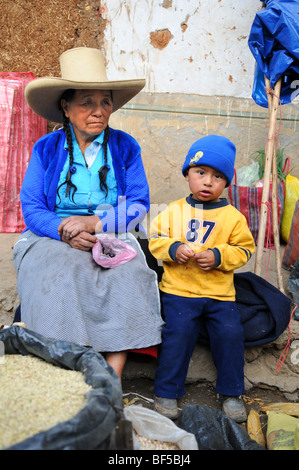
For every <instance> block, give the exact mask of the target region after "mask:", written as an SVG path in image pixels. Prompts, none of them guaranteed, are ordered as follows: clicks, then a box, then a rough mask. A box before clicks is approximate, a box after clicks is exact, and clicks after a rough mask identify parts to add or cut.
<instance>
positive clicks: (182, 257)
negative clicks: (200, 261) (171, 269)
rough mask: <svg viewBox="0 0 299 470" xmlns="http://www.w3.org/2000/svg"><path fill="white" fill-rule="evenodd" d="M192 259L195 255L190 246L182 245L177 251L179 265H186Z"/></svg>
mask: <svg viewBox="0 0 299 470" xmlns="http://www.w3.org/2000/svg"><path fill="white" fill-rule="evenodd" d="M190 258H194V253H193V251H192V250H191V248H189V246H188V245H184V244H182V245H180V246H179V247H178V249H177V250H176V254H175V259H176V262H177V263H178V264H186V263H187V261H188V260H189V259H190Z"/></svg>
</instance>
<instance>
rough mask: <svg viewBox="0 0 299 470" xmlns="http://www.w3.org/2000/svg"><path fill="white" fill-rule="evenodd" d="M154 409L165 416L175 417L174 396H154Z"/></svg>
mask: <svg viewBox="0 0 299 470" xmlns="http://www.w3.org/2000/svg"><path fill="white" fill-rule="evenodd" d="M154 409H155V411H157V412H158V413H160V414H161V415H163V416H165V417H166V418H170V419H176V418H177V417H178V404H177V400H176V399H175V398H161V397H155V400H154Z"/></svg>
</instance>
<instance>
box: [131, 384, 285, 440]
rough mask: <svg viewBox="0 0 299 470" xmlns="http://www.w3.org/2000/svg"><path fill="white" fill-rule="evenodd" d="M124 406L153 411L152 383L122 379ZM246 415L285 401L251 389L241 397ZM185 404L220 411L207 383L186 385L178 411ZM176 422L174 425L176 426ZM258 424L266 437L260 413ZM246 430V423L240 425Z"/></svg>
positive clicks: (273, 392)
mask: <svg viewBox="0 0 299 470" xmlns="http://www.w3.org/2000/svg"><path fill="white" fill-rule="evenodd" d="M122 387H123V395H124V404H125V405H129V404H134V405H140V406H143V407H146V408H149V409H151V410H153V395H154V383H153V381H152V380H151V379H147V378H135V379H132V380H130V379H124V380H123V381H122ZM243 399H244V402H245V405H246V409H247V413H249V412H250V410H251V409H254V410H256V411H259V408H260V406H262V405H266V404H269V403H279V402H280V403H281V402H287V399H286V398H285V396H284V395H283V393H281V392H280V391H279V390H277V389H274V390H272V389H268V388H267V389H266V388H265V389H264V388H259V387H257V388H252V389H251V390H249V391H248V392H246V393H245V394H244V395H243ZM185 404H201V405H206V406H209V407H210V408H214V409H217V410H220V409H221V407H220V405H219V403H218V400H217V394H216V392H215V389H214V387H213V386H212V385H211V384H208V383H192V384H186V394H185V396H184V397H182V398H181V399H179V400H178V406H179V410H180V411H181V410H182V409H183V407H184V405H185ZM177 422H178V420H175V421H174V423H176V424H177ZM260 423H261V426H262V429H263V432H264V435H265V436H266V430H267V416H266V415H265V414H264V413H260ZM241 426H242V427H243V428H244V429H246V423H243V424H241Z"/></svg>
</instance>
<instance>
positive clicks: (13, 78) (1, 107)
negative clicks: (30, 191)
mask: <svg viewBox="0 0 299 470" xmlns="http://www.w3.org/2000/svg"><path fill="white" fill-rule="evenodd" d="M33 78H34V75H33V74H32V73H31V72H23V73H16V72H10V73H5V72H2V73H0V232H2V233H8V232H16V233H20V232H22V230H23V229H24V228H25V224H24V220H23V215H22V209H21V203H20V197H19V195H20V190H21V185H22V182H23V178H24V175H25V172H26V169H27V165H28V162H29V160H30V156H31V151H32V147H33V144H34V142H35V141H36V140H37V139H39V138H40V137H41V136H42V135H43V134H45V133H46V132H47V121H46V120H45V119H43V118H41V117H40V116H38V115H37V114H35V113H34V112H33V111H32V110H31V109H30V108H29V106H28V104H27V103H26V101H25V98H24V89H25V86H26V84H27V83H28V82H29V81H31V80H32V79H33Z"/></svg>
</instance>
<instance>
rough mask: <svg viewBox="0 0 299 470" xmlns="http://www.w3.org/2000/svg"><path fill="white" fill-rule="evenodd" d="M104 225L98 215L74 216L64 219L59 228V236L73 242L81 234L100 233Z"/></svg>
mask: <svg viewBox="0 0 299 470" xmlns="http://www.w3.org/2000/svg"><path fill="white" fill-rule="evenodd" d="M102 229H103V224H102V222H101V220H100V219H99V217H98V216H97V215H72V216H71V217H67V218H66V219H63V221H62V222H61V224H60V225H59V227H58V234H59V235H60V236H61V237H62V236H63V237H64V239H65V240H71V239H72V238H74V237H76V236H77V235H79V233H81V232H88V233H100V232H101V231H102Z"/></svg>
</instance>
